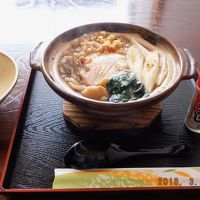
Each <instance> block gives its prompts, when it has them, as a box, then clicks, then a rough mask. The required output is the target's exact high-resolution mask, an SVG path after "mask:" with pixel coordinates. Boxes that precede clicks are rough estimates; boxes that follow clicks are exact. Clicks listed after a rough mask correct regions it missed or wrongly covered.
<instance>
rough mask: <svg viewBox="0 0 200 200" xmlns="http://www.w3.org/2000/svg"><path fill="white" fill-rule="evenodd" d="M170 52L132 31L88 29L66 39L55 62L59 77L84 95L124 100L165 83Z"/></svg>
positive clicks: (142, 95)
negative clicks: (115, 31)
mask: <svg viewBox="0 0 200 200" xmlns="http://www.w3.org/2000/svg"><path fill="white" fill-rule="evenodd" d="M173 65H175V62H174V58H173V55H172V54H171V53H170V52H168V51H167V49H165V48H164V47H163V46H161V45H160V46H159V45H156V46H155V45H153V44H151V43H150V42H148V41H146V40H145V39H143V38H142V37H141V36H140V35H139V34H136V33H112V32H105V31H100V32H91V33H88V34H84V35H82V36H80V37H79V38H76V39H74V40H72V41H71V42H70V45H68V46H67V47H66V50H65V51H64V53H63V55H62V56H61V58H60V62H59V64H58V69H59V74H60V76H61V77H62V80H63V81H64V82H65V83H66V84H67V85H68V86H69V87H71V88H72V89H73V90H75V91H77V92H79V93H80V94H82V95H83V96H85V97H87V98H91V99H94V100H100V101H112V102H116V103H117V102H127V101H134V100H137V99H138V98H145V96H149V95H152V94H154V93H156V92H160V91H162V90H163V89H164V88H165V87H167V86H168V84H169V83H170V80H171V79H172V76H173V75H174V74H175V70H176V67H174V66H173Z"/></svg>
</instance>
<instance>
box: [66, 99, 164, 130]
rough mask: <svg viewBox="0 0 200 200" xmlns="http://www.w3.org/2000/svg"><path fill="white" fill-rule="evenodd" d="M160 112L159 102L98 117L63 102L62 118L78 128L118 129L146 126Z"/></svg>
mask: <svg viewBox="0 0 200 200" xmlns="http://www.w3.org/2000/svg"><path fill="white" fill-rule="evenodd" d="M161 112H162V108H161V106H160V104H155V105H152V106H149V107H143V108H142V109H140V110H134V112H133V113H131V114H128V115H124V116H117V117H113V116H112V117H106V118H102V117H98V116H97V115H94V114H92V113H88V112H85V111H84V110H82V109H81V108H79V107H78V106H76V105H74V104H72V103H70V102H68V101H64V102H63V113H64V118H65V119H66V120H67V121H69V122H70V123H72V124H73V125H74V126H75V127H77V128H79V129H80V130H93V131H95V130H98V131H99V130H120V129H131V128H145V127H148V126H149V125H150V124H151V123H152V122H153V121H154V120H155V119H156V118H157V117H158V116H159V115H160V113H161Z"/></svg>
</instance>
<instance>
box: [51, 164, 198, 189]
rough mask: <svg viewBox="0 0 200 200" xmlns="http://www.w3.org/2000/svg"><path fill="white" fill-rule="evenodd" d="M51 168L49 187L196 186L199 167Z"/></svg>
mask: <svg viewBox="0 0 200 200" xmlns="http://www.w3.org/2000/svg"><path fill="white" fill-rule="evenodd" d="M54 171H55V178H54V181H53V186H52V188H53V189H72V188H74V189H75V188H77V189H78V188H124V187H126V188H127V187H174V186H175V187H183V186H186V187H187V186H200V167H171V168H115V169H93V170H74V169H55V170H54Z"/></svg>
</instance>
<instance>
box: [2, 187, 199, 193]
mask: <svg viewBox="0 0 200 200" xmlns="http://www.w3.org/2000/svg"><path fill="white" fill-rule="evenodd" d="M199 189H200V186H187V187H186V186H178V187H127V188H77V189H51V188H47V189H42V188H41V189H40V188H36V189H4V192H5V193H47V192H48V193H49V192H52V193H76V192H82V193H87V192H120V191H121V192H123V191H166V190H171V191H175V190H199Z"/></svg>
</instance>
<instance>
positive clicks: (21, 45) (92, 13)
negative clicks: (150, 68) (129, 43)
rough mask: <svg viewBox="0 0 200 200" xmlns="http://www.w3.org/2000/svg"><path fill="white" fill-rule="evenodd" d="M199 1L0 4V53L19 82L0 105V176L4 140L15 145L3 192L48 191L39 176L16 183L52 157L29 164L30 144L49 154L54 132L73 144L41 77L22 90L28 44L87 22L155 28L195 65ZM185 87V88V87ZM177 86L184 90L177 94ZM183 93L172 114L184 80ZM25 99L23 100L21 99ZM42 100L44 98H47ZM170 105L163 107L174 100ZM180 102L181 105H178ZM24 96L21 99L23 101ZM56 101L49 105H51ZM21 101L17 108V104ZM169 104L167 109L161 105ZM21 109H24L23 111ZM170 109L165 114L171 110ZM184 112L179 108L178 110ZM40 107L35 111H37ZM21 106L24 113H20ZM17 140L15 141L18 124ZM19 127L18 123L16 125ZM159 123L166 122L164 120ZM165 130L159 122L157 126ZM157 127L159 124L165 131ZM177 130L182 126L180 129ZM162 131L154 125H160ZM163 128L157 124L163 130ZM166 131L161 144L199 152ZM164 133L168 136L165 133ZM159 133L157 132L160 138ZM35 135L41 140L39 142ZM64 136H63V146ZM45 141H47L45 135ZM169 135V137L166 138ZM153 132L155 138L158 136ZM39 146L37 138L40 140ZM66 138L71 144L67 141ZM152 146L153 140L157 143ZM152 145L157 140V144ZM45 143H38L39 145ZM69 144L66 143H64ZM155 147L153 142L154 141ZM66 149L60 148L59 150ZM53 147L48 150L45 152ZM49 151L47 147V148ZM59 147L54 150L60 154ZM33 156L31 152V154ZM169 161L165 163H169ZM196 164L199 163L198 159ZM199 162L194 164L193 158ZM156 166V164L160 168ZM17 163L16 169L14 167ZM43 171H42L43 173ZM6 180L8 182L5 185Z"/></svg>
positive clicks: (108, 195)
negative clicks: (9, 61)
mask: <svg viewBox="0 0 200 200" xmlns="http://www.w3.org/2000/svg"><path fill="white" fill-rule="evenodd" d="M199 9H200V1H199V0H190V1H188V0H102V1H99V0H96V1H95V0H70V1H64V0H37V1H36V0H27V1H24V0H15V1H1V2H0V25H1V31H0V50H4V51H6V52H7V53H9V54H10V55H11V56H13V58H14V59H15V60H16V61H17V63H18V67H19V70H20V74H19V79H18V82H17V84H16V86H15V88H14V90H13V91H12V92H11V94H10V95H9V96H8V97H7V98H6V100H5V101H4V102H3V103H2V104H1V105H0V176H2V174H4V173H5V171H3V170H2V169H3V167H4V166H5V165H6V164H7V163H8V159H7V158H8V157H6V155H8V153H9V145H10V144H11V143H10V142H12V141H13V142H14V143H15V148H14V150H16V155H17V157H12V159H13V161H15V160H16V163H15V166H16V167H14V168H13V174H11V176H10V177H9V178H10V179H11V180H12V181H11V182H9V181H8V182H9V183H8V185H9V186H10V187H19V188H26V187H30V188H31V184H33V185H34V186H35V185H37V184H38V185H39V186H43V187H49V181H50V179H48V178H47V179H45V178H44V179H43V180H42V181H41V182H40V183H38V179H34V178H32V179H31V184H30V182H29V181H27V179H24V180H23V181H22V182H19V180H20V178H19V177H22V176H24V177H26V178H27V177H28V176H32V172H30V173H27V166H28V165H29V166H30V169H31V167H35V165H34V162H35V161H36V160H37V159H43V158H44V156H46V164H45V165H41V166H37V167H38V171H40V168H42V167H46V168H47V169H48V170H50V169H53V166H52V165H51V162H52V160H51V157H50V156H49V155H51V156H54V155H55V154H54V152H50V154H48V149H46V150H45V153H43V154H42V155H41V156H42V157H43V158H40V155H35V156H37V157H32V158H31V159H29V157H28V156H29V154H28V153H29V150H30V148H29V147H30V145H33V146H34V145H35V143H40V142H41V144H40V145H39V146H36V148H41V150H43V148H42V145H43V144H45V145H46V144H47V143H48V144H49V145H51V146H52V147H54V151H55V152H56V151H57V150H58V149H57V148H58V146H56V144H55V143H54V139H53V137H52V136H53V133H54V132H55V135H56V136H57V137H58V138H57V140H58V142H59V144H60V148H61V150H63V152H64V151H65V150H66V149H65V148H68V147H69V145H70V144H71V143H72V142H73V141H74V139H75V137H78V138H81V137H82V136H80V135H78V136H75V135H74V134H73V133H74V132H73V131H69V130H70V127H69V125H68V124H66V123H65V122H64V121H63V116H62V111H61V110H60V108H61V106H62V99H61V98H60V97H58V96H57V95H56V94H55V93H54V92H53V91H52V90H51V89H50V88H49V86H48V85H47V84H46V82H45V81H44V79H43V77H42V75H41V74H39V73H38V72H37V73H33V74H32V75H31V76H32V79H31V81H30V85H29V87H28V93H27V94H26V88H27V84H28V80H29V76H30V72H31V70H30V67H29V53H30V51H31V50H32V49H33V48H34V46H35V45H36V44H37V43H39V42H40V41H45V40H49V39H50V38H52V37H54V36H55V35H57V34H58V33H60V32H62V31H65V30H67V29H69V28H72V27H75V26H78V25H82V24H88V23H93V22H105V21H114V22H126V23H132V24H137V25H140V26H144V27H147V28H149V29H151V30H153V31H156V32H158V33H160V34H162V35H163V36H165V37H167V38H169V39H170V40H171V41H172V42H174V43H175V44H176V45H177V46H178V47H181V48H188V49H189V50H190V51H191V52H192V54H193V56H194V57H195V59H196V60H197V62H198V63H199V62H200V51H199V49H200V39H199V37H200V22H199V19H200V12H199ZM185 84H186V85H185ZM184 88H187V90H190V91H184ZM178 90H179V92H181V93H182V97H181V98H182V99H180V102H182V103H180V104H179V107H178V108H177V109H178V111H177V112H178V113H182V114H184V113H185V110H186V108H185V107H187V106H188V104H189V101H190V98H191V94H192V92H193V88H192V87H189V86H188V85H187V83H183V84H181V86H180V89H178ZM25 97H26V99H25ZM49 97H50V98H51V99H50V100H49ZM173 98H174V99H176V97H174V96H173V97H171V99H172V100H169V101H170V102H173ZM184 98H185V101H184ZM24 99H25V101H24ZM45 102H46V105H45ZM55 102H56V103H55ZM23 103H24V104H23ZM167 105H168V104H167ZM24 106H25V107H24ZM168 106H169V109H170V105H168ZM182 106H183V107H184V109H185V110H184V109H183V108H182ZM42 107H43V108H44V109H41V108H42ZM22 108H23V116H22V117H21V118H19V117H20V111H21V109H22ZM26 108H27V109H26ZM164 114H166V116H165V117H171V119H172V120H178V121H177V124H178V123H179V125H177V128H175V129H177V130H179V129H180V130H182V125H181V126H180V121H181V120H182V119H176V116H173V115H170V114H169V115H168V113H167V112H166V113H164ZM18 122H20V126H18V131H17V133H18V134H17V135H18V136H17V137H16V138H14V137H12V136H13V133H15V131H16V128H17V124H18ZM22 122H23V123H22ZM164 123H165V122H164ZM164 125H165V124H164ZM164 125H163V126H164ZM180 127H181V128H180ZM159 128H160V130H161V127H159ZM163 129H164V128H163V127H162V130H163ZM175 129H174V127H173V129H168V131H171V133H170V134H169V135H164V134H163V135H162V136H161V138H162V139H163V138H164V139H165V142H163V143H166V144H167V143H169V142H171V141H174V140H175V139H177V138H178V139H180V138H181V140H183V141H185V142H187V143H189V144H191V145H194V146H195V149H196V152H197V153H198V152H200V151H199V149H198V146H199V147H200V136H198V135H193V134H190V135H189V136H188V135H186V136H185V135H184V136H183V137H182V136H181V134H180V135H176V136H173V131H177V130H175ZM166 132H167V131H166ZM166 132H165V129H164V132H163V133H166ZM41 134H42V137H41ZM66 134H68V137H67V141H66ZM50 136H51V138H49V137H50ZM168 136H169V137H168ZM159 137H160V136H159V134H155V138H156V139H158V138H159ZM41 138H42V140H41V141H39V140H38V139H41ZM70 141H71V142H70ZM158 141H159V139H158ZM158 141H157V142H158ZM42 142H44V143H42ZM66 142H68V143H66ZM155 143H156V142H155ZM65 144H67V145H65ZM52 149H53V148H52ZM52 149H51V148H50V150H52ZM61 150H60V149H59V151H61ZM26 152H27V154H26ZM33 155H34V154H33ZM62 156H63V155H60V157H57V158H54V157H52V158H53V159H55V160H56V162H60V160H61V159H62ZM197 158H198V155H197V154H195V155H193V157H192V158H191V160H197ZM27 160H29V161H30V163H29V162H28V163H26V165H24V166H23V165H22V163H21V162H22V161H24V162H25V161H27ZM169 163H170V162H169ZM197 163H198V162H197ZM199 163H200V160H199ZM184 164H185V165H187V164H191V165H192V162H191V163H190V161H187V160H186V161H184ZM161 165H162V163H161ZM19 166H20V169H19ZM48 170H47V173H48ZM10 179H9V180H10ZM199 195H200V193H199V191H198V190H193V191H192V190H184V191H178V190H176V191H167V190H166V191H127V192H101V193H94V192H92V193H87V192H85V193H81V194H79V193H66V194H64V193H62V194H59V193H56V194H46V193H20V192H18V193H16V192H15V193H11V194H4V193H2V197H1V195H0V199H1V198H2V199H4V198H11V199H36V198H41V197H42V198H48V199H54V198H60V199H61V198H68V199H72V198H73V199H78V198H79V199H94V198H95V199H102V198H103V199H122V198H126V199H133V198H137V197H138V198H139V199H153V198H157V199H172V198H173V199H174V198H182V199H198V196H199Z"/></svg>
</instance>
